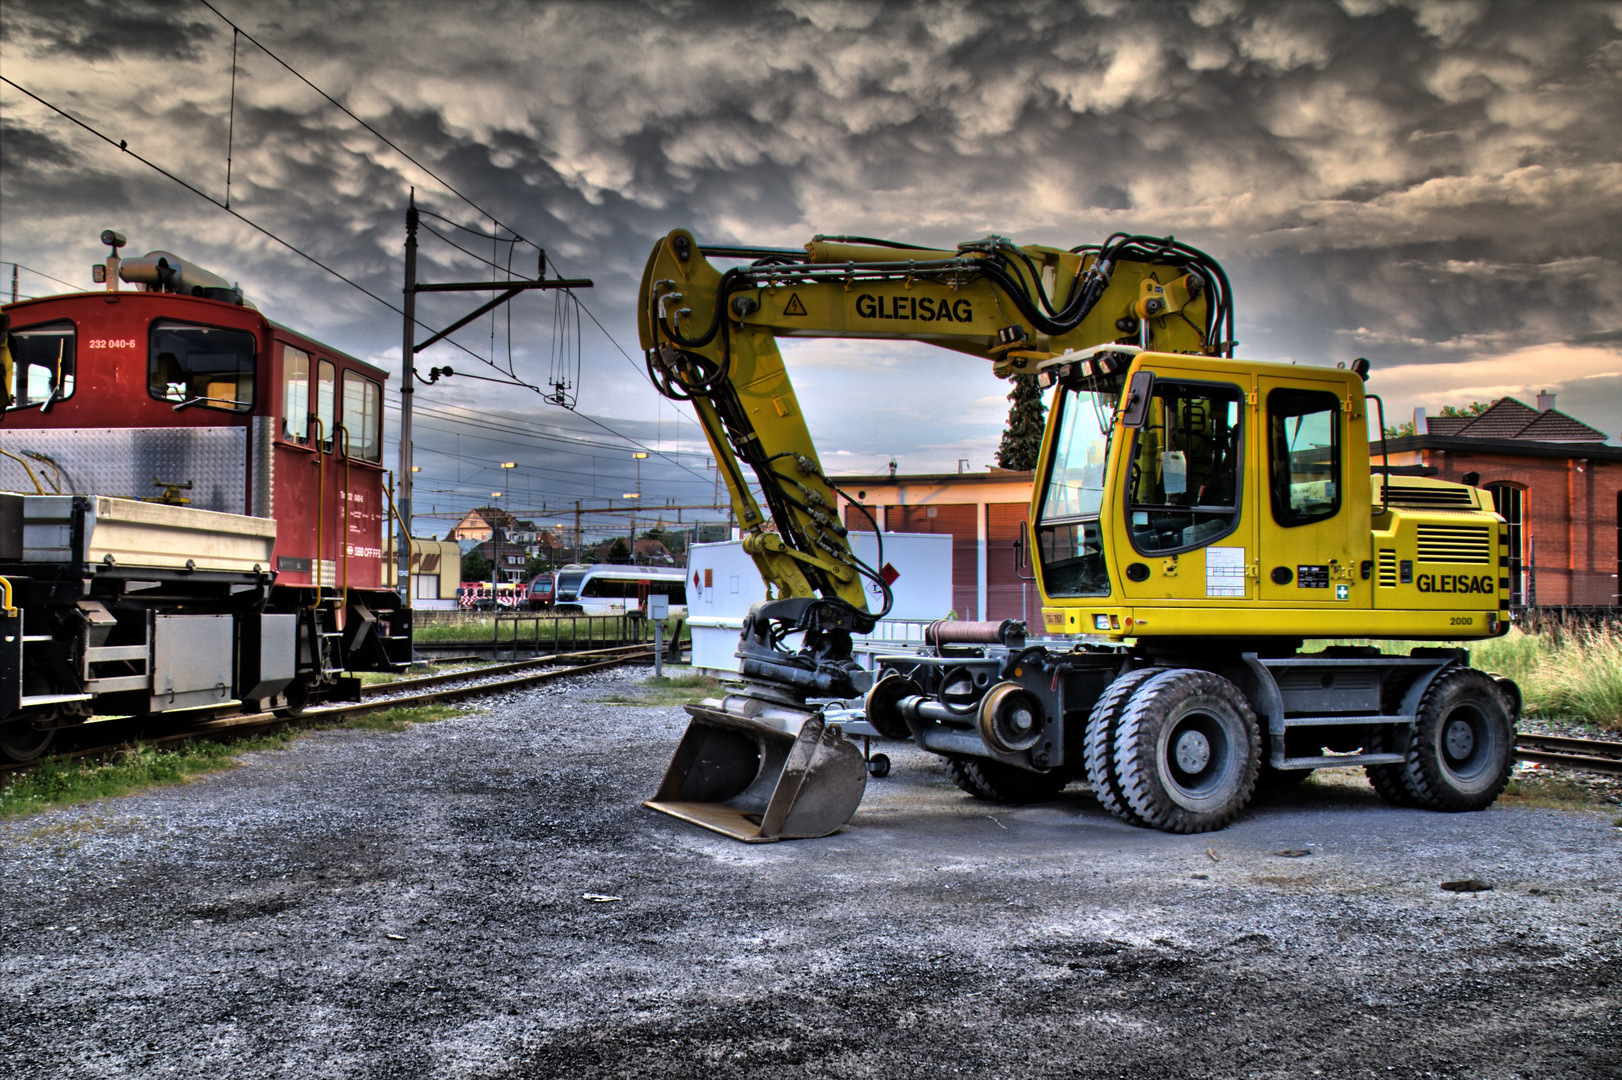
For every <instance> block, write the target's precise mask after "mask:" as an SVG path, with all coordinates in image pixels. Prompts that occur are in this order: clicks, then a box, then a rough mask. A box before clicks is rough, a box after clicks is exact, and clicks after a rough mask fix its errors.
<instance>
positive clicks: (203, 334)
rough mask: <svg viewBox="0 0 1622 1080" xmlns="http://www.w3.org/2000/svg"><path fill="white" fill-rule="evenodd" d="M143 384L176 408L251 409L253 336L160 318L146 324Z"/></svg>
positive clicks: (244, 332) (232, 410)
mask: <svg viewBox="0 0 1622 1080" xmlns="http://www.w3.org/2000/svg"><path fill="white" fill-rule="evenodd" d="M150 340H151V348H150V351H149V353H148V365H147V389H148V391H149V392H150V393H151V394H152V396H153V397H155V398H157V399H158V400H160V401H172V402H174V403H176V404H177V405H179V406H180V407H181V408H190V407H191V406H193V405H196V406H198V407H201V408H205V409H223V410H225V411H227V412H247V411H248V410H249V409H252V408H253V374H254V336H253V334H251V333H249V332H247V331H246V330H222V329H220V328H219V327H217V326H192V325H190V324H189V323H180V322H171V321H169V320H167V319H160V320H158V321H157V322H155V323H153V324H152V336H151V339H150Z"/></svg>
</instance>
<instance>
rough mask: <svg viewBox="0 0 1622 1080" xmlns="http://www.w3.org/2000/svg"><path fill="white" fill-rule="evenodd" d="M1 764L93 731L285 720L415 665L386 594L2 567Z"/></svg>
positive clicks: (254, 579)
mask: <svg viewBox="0 0 1622 1080" xmlns="http://www.w3.org/2000/svg"><path fill="white" fill-rule="evenodd" d="M0 576H3V577H4V578H6V579H7V580H9V581H10V583H11V589H12V601H11V602H12V605H13V609H14V611H15V614H12V615H0V628H3V632H0V639H3V640H0V755H4V756H5V757H6V758H9V759H11V760H13V761H27V760H32V759H33V758H35V757H37V756H38V755H39V754H41V753H43V752H45V751H46V750H47V749H49V747H50V745H51V744H52V742H53V741H54V738H55V736H56V733H57V732H58V731H60V730H62V729H64V728H70V727H75V726H78V725H81V724H84V723H86V722H87V721H89V720H92V719H93V718H98V717H112V716H145V715H152V714H158V713H169V712H176V711H180V710H185V709H194V708H200V707H217V706H221V705H229V704H230V703H232V702H238V703H240V708H241V710H242V711H243V712H244V713H253V712H259V711H262V710H271V711H275V712H277V713H278V714H281V715H286V716H292V715H297V714H298V713H300V712H302V711H303V710H304V708H305V707H307V706H308V705H310V704H311V703H313V702H315V701H318V700H321V699H336V700H356V699H358V697H359V680H358V679H354V678H352V677H350V676H349V674H348V673H353V672H361V671H399V670H403V669H404V668H405V667H406V666H408V665H409V663H410V659H411V657H410V613H409V610H402V609H400V608H399V606H398V597H397V595H396V594H394V593H393V592H391V591H389V590H380V589H368V590H359V589H351V590H348V592H347V595H346V593H345V592H344V591H343V590H331V589H328V590H323V591H322V595H320V596H318V595H317V590H316V589H315V588H314V587H296V586H278V585H276V584H274V580H273V579H274V575H272V574H270V573H266V572H260V573H232V572H223V571H208V570H170V569H152V568H138V567H135V568H128V567H101V568H98V569H97V570H96V571H95V572H94V573H91V574H88V575H85V574H83V573H75V572H73V568H71V567H60V566H41V565H39V564H37V563H28V564H8V563H0Z"/></svg>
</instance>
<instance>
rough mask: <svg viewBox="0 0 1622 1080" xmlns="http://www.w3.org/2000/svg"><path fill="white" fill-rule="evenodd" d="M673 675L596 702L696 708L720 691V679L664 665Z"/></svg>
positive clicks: (657, 678)
mask: <svg viewBox="0 0 1622 1080" xmlns="http://www.w3.org/2000/svg"><path fill="white" fill-rule="evenodd" d="M667 669H668V670H670V671H673V672H677V674H672V675H662V676H657V677H654V678H648V679H643V680H642V684H641V685H642V689H640V690H622V691H616V692H615V693H612V694H610V695H609V696H608V697H605V698H598V699H597V700H598V701H599V702H600V703H601V704H604V705H697V704H698V703H699V702H701V701H703V700H704V699H705V698H707V697H714V696H715V695H716V694H717V693H718V692H720V690H721V680H720V679H717V678H716V677H715V676H713V675H701V674H699V673H697V672H695V671H690V670H687V671H684V670H683V669H681V668H677V667H674V666H670V665H667Z"/></svg>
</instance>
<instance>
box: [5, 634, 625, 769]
mask: <svg viewBox="0 0 1622 1080" xmlns="http://www.w3.org/2000/svg"><path fill="white" fill-rule="evenodd" d="M651 657H652V649H651V647H645V646H641V645H637V646H631V647H626V648H619V649H598V650H592V651H590V652H583V653H571V654H561V655H558V656H549V657H543V658H541V659H538V660H532V661H527V662H525V663H520V664H507V665H503V666H501V667H494V668H483V669H475V670H470V671H455V672H444V673H442V674H439V675H430V676H426V677H423V678H420V679H401V680H399V681H397V682H393V683H378V684H375V685H372V686H368V687H363V688H362V690H361V697H362V700H361V701H359V702H345V703H343V704H339V705H329V706H325V707H323V708H318V709H309V710H307V711H305V712H304V713H301V714H300V715H299V716H296V717H284V716H276V715H274V714H272V713H251V714H239V715H226V714H227V713H228V711H229V710H228V708H226V707H221V708H214V709H208V710H196V712H194V713H193V716H194V717H195V719H193V720H192V722H191V723H187V724H185V725H184V726H183V727H179V728H175V729H174V730H171V731H166V732H165V733H163V734H161V735H155V736H151V737H139V736H137V737H133V738H132V737H128V736H127V729H126V728H125V727H124V726H123V725H119V726H118V727H116V728H115V727H113V725H114V724H117V723H118V722H117V721H113V722H107V723H108V726H109V727H110V728H113V730H115V731H118V732H120V733H121V734H124V735H125V736H126V737H121V738H118V739H116V740H115V741H107V742H104V743H102V744H100V745H96V746H89V747H78V748H76V749H74V750H73V752H71V753H69V754H65V755H61V756H64V757H66V758H68V759H70V760H78V759H83V758H94V757H100V756H102V755H105V754H109V753H113V752H116V751H118V750H121V749H124V748H125V747H127V746H129V745H130V744H131V743H133V742H140V743H141V744H143V745H147V746H158V745H163V744H166V743H177V742H185V741H187V740H189V739H196V738H208V737H211V736H216V735H220V734H231V735H239V734H248V733H251V732H255V731H260V730H263V729H266V728H281V727H315V726H317V725H321V724H328V723H334V722H340V721H343V720H349V719H353V718H354V717H357V716H363V715H365V714H367V713H372V712H379V711H381V710H384V709H414V708H420V707H422V706H424V705H442V704H446V703H449V702H453V701H463V700H467V699H469V698H477V697H483V696H485V695H487V694H502V693H507V692H509V691H512V690H522V689H525V688H527V687H531V686H538V685H540V684H541V683H546V682H552V681H554V680H556V679H563V678H567V677H569V676H572V675H585V674H589V673H590V672H593V671H602V670H605V669H607V668H611V667H618V666H619V665H621V664H626V663H632V662H634V661H637V660H642V659H651ZM565 660H581V661H584V662H583V663H579V664H575V665H573V666H569V667H561V668H560V667H556V666H555V665H556V664H557V663H558V662H559V661H565ZM546 666H550V667H551V670H543V671H535V670H532V669H534V668H537V667H546ZM514 672H518V674H514ZM491 675H510V676H511V677H509V678H498V679H491V678H490V676H491ZM446 683H452V684H456V685H450V686H446V687H445V688H444V689H440V690H431V689H426V687H430V686H436V685H443V684H446ZM401 691H406V692H405V693H401ZM199 714H200V715H199ZM159 718H160V719H161V716H160V717H159ZM99 726H101V725H100V724H97V725H89V726H87V727H86V728H80V729H78V731H79V732H81V733H84V734H89V733H90V731H89V728H90V727H99ZM36 764H37V763H34V762H29V763H26V764H20V765H0V777H3V776H5V775H7V774H17V773H23V772H28V771H30V770H32V769H33V768H35V766H36Z"/></svg>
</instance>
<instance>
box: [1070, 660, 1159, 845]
mask: <svg viewBox="0 0 1622 1080" xmlns="http://www.w3.org/2000/svg"><path fill="white" fill-rule="evenodd" d="M1161 670H1163V669H1157V668H1139V669H1137V670H1136V671H1128V672H1124V673H1123V674H1121V675H1119V676H1118V677H1117V678H1116V679H1115V681H1114V682H1112V683H1110V684H1109V686H1108V687H1106V688H1105V690H1104V693H1103V694H1102V695H1101V696H1100V697H1099V699H1098V700H1097V701H1095V702H1094V703H1093V711H1092V712H1091V713H1090V714H1089V715H1088V717H1087V740H1086V761H1087V778H1088V780H1089V781H1091V782H1092V785H1093V794H1094V795H1095V796H1096V797H1097V799H1098V804H1099V805H1100V806H1102V807H1103V808H1104V809H1105V810H1108V811H1109V812H1110V813H1112V814H1114V815H1115V816H1116V817H1118V818H1121V819H1122V820H1123V821H1128V822H1131V823H1132V824H1133V825H1142V824H1143V821H1142V819H1141V818H1139V817H1138V815H1137V812H1136V811H1134V810H1133V809H1132V807H1131V806H1129V805H1128V804H1127V801H1126V799H1125V797H1124V796H1122V794H1121V777H1120V774H1119V773H1117V772H1116V771H1115V729H1116V727H1117V726H1118V725H1119V724H1120V721H1121V714H1122V713H1123V712H1125V711H1126V704H1127V702H1128V701H1130V700H1131V698H1132V692H1133V691H1134V690H1136V689H1137V688H1138V687H1140V686H1142V685H1143V684H1144V683H1146V682H1148V681H1149V680H1150V679H1152V678H1153V677H1154V676H1156V675H1158V674H1160V673H1161Z"/></svg>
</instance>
